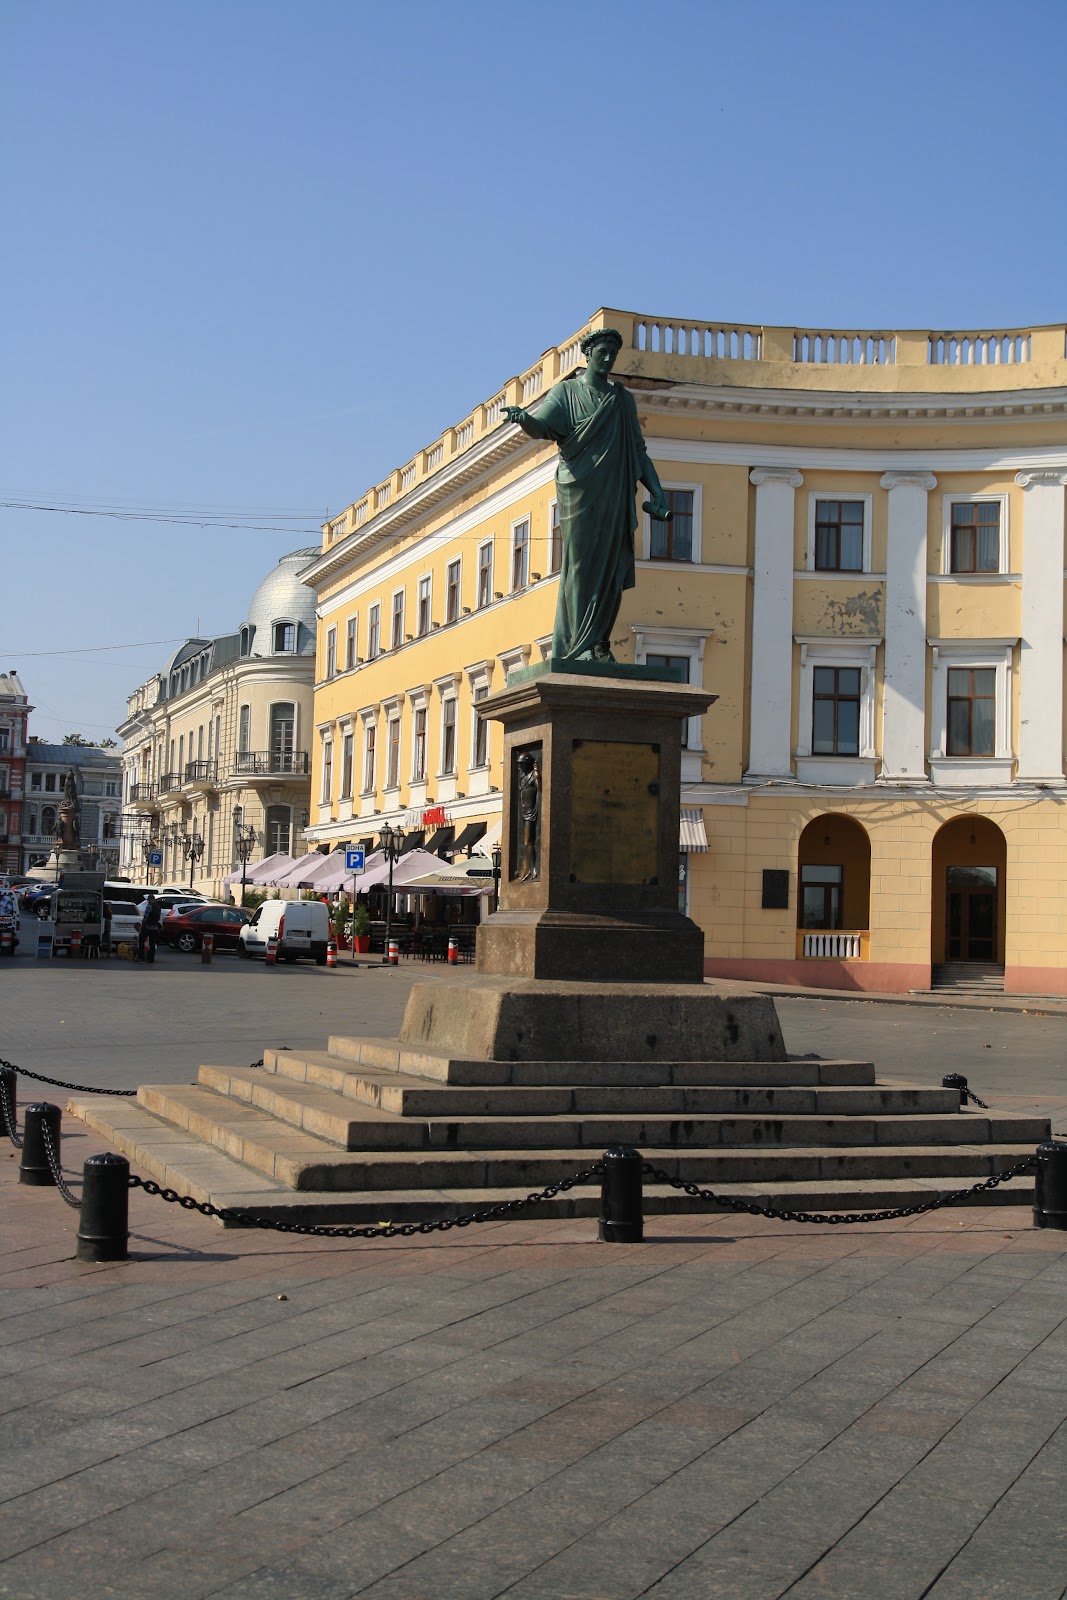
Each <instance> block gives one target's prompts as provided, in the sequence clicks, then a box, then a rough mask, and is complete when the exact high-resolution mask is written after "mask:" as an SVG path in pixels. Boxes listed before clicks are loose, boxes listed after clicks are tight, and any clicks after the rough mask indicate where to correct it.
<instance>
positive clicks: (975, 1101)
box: [960, 1085, 990, 1111]
mask: <svg viewBox="0 0 1067 1600" xmlns="http://www.w3.org/2000/svg"><path fill="white" fill-rule="evenodd" d="M960 1097H961V1099H962V1100H964V1101H967V1100H969V1101H970V1102H971V1104H972V1105H973V1106H981V1108H982V1110H983V1111H988V1110H990V1106H989V1103H988V1101H986V1100H980V1099H979V1098H978V1096H977V1095H976V1094H975V1092H974V1090H973V1089H972V1088H971V1087H970V1085H968V1087H967V1088H966V1089H961V1090H960Z"/></svg>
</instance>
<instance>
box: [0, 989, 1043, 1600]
mask: <svg viewBox="0 0 1067 1600" xmlns="http://www.w3.org/2000/svg"><path fill="white" fill-rule="evenodd" d="M20 970H21V972H22V973H23V975H24V976H25V978H26V979H27V980H28V981H29V988H28V989H27V991H26V992H25V994H20V995H19V996H16V995H15V991H14V990H13V989H12V990H11V991H9V992H10V993H11V994H12V996H13V1005H12V1008H11V1010H12V1014H11V1023H10V1026H11V1031H10V1033H9V1035H8V1043H7V1051H8V1053H9V1055H10V1057H11V1058H12V1059H14V1060H16V1061H17V1062H18V1063H19V1064H20V1065H24V1066H26V1067H29V1068H31V1070H32V1069H35V1068H36V1069H37V1070H40V1071H43V1072H46V1073H50V1074H52V1075H55V1076H64V1077H66V1076H69V1077H70V1078H72V1079H74V1078H80V1079H81V1080H83V1081H91V1082H93V1083H95V1084H97V1085H103V1084H110V1085H117V1084H120V1083H122V1082H123V1080H124V1079H126V1081H132V1082H136V1081H138V1080H139V1079H140V1080H141V1081H144V1074H143V1073H138V1070H137V1068H138V1064H139V1063H138V1057H139V1056H140V1058H141V1060H140V1065H141V1066H142V1067H143V1065H144V1048H145V1047H144V1022H143V1018H142V1019H140V1020H138V1019H137V1017H136V1013H135V1011H134V1010H133V1008H131V1006H130V1005H129V1001H130V1000H131V999H132V998H133V994H134V984H135V983H136V984H137V985H138V986H140V982H141V980H142V979H144V980H145V981H147V980H148V978H149V977H150V978H151V981H152V983H153V984H156V983H158V981H159V980H160V979H162V980H163V982H164V983H166V984H168V989H167V990H164V989H162V988H159V989H157V990H156V991H155V993H156V995H157V998H156V999H155V1000H154V1002H153V1004H154V1006H155V1008H156V1016H157V1022H158V1024H159V1025H160V1030H161V1032H164V1031H167V1032H169V1042H168V1044H167V1046H166V1048H165V1050H162V1051H161V1052H159V1053H161V1054H163V1055H165V1056H166V1059H165V1060H163V1061H154V1062H153V1066H154V1068H155V1076H156V1077H157V1078H158V1077H160V1076H161V1075H162V1076H164V1077H166V1078H173V1077H174V1076H175V1069H176V1068H177V1067H178V1066H179V1058H178V1054H177V1053H176V1052H177V1042H176V1040H175V1038H174V1036H173V1035H174V1030H173V1029H171V1030H167V1029H166V1028H165V1026H164V1025H165V1023H166V1021H167V1019H168V1017H169V1015H170V1012H171V1009H173V1012H174V1014H175V1015H182V1014H184V1015H188V1014H189V1008H190V1003H191V997H193V996H194V995H199V1001H198V1003H197V1012H198V1015H197V1018H196V1019H195V1020H194V1022H193V1023H192V1024H191V1032H192V1033H193V1035H194V1037H193V1038H192V1039H191V1040H188V1041H186V1049H187V1053H188V1052H191V1056H190V1059H191V1061H192V1062H194V1063H195V1061H197V1060H199V1059H202V1058H203V1052H202V1051H201V1050H200V1049H199V1045H198V1043H197V1040H196V1038H195V1034H196V1031H197V1029H198V1028H199V1027H203V1028H205V1029H207V1028H210V1026H211V1025H212V1012H213V1011H214V1012H215V1015H216V1017H217V1025H218V1028H219V1031H220V1032H221V1033H223V1034H224V1035H225V1036H226V1038H227V1045H228V1051H227V1054H228V1055H229V1056H230V1057H232V1058H233V1059H234V1060H238V1059H241V1056H240V1055H239V1054H237V1051H238V1049H239V1047H242V1046H245V1045H247V1047H248V1058H249V1059H251V1058H252V1056H253V1054H254V1053H256V1052H255V1048H254V1047H255V1046H256V1045H257V1043H258V1044H260V1045H262V1044H263V1043H264V1042H265V1037H266V1038H271V1037H273V1038H276V1039H277V1038H279V1037H280V1035H279V1031H278V1025H277V1023H276V1022H275V1020H274V1015H272V1008H274V1007H284V1009H285V1011H286V1013H287V1015H288V1017H289V1023H290V1026H289V1030H288V1036H289V1038H290V1040H291V1042H292V1043H293V1044H294V1046H298V1045H302V1046H306V1047H309V1048H313V1047H314V1046H315V1045H316V1044H317V1043H318V1042H319V1033H318V1032H317V1031H316V1030H317V1029H318V1030H319V1031H321V1030H323V1029H325V1028H326V1027H327V1026H329V1025H330V1024H329V1022H328V1021H327V1020H326V1018H325V1016H324V1011H329V1012H331V1013H332V1012H333V1011H334V1010H335V1008H336V1006H337V1004H338V1003H339V986H340V994H342V995H343V996H344V1004H345V1005H346V1006H347V1007H349V1008H350V1010H351V1012H352V1014H353V1016H357V1017H358V1018H359V1025H360V1026H374V1027H375V1028H376V1029H382V1030H384V1029H385V1028H387V1027H390V1026H392V1025H393V1018H394V1016H395V1015H396V1014H397V1013H398V1012H399V1009H400V1008H401V1006H402V1000H403V992H402V991H403V988H404V986H405V984H406V981H407V979H406V975H405V974H403V973H401V974H385V973H380V972H377V973H375V972H358V971H356V972H348V973H343V972H342V973H339V974H336V975H335V974H330V975H329V977H327V975H326V974H320V973H318V972H317V971H308V972H307V973H306V974H302V975H300V976H299V977H295V981H291V980H292V979H293V978H294V976H295V975H292V974H279V975H277V977H276V978H273V979H272V978H270V977H268V976H267V975H265V974H263V973H262V971H261V970H257V971H256V972H254V973H252V974H247V973H246V972H245V971H244V970H243V969H241V970H238V969H237V967H236V964H233V965H231V966H230V967H226V966H225V965H223V964H222V963H219V964H218V965H217V966H216V967H215V968H213V969H211V971H210V972H204V973H202V972H201V971H200V969H199V968H196V969H195V970H194V969H193V968H192V967H191V966H188V965H186V966H185V967H184V968H181V967H178V966H177V965H175V970H174V971H173V972H172V973H169V974H168V973H167V972H166V969H165V968H164V969H163V970H162V971H159V972H154V973H152V974H150V975H149V974H144V973H141V972H133V971H131V970H129V969H125V970H123V971H121V972H118V973H115V974H113V975H112V974H107V975H103V976H102V977H101V978H100V979H96V975H95V974H93V975H92V976H91V978H90V976H89V975H86V974H83V973H79V972H76V971H75V972H72V973H70V974H66V973H62V972H55V971H54V970H53V971H52V972H46V973H40V972H38V971H35V970H34V969H33V968H32V966H29V965H27V966H25V967H23V963H22V962H19V963H17V965H16V971H20ZM93 980H95V983H96V988H95V990H94V991H90V988H89V985H90V982H91V981H93ZM452 981H463V980H462V979H461V978H459V977H456V978H453V979H452ZM323 983H328V984H331V983H332V984H333V985H334V987H333V988H331V989H326V990H324V989H323V988H322V984H323ZM45 984H47V985H49V986H53V985H55V986H57V987H55V988H54V990H53V1004H52V1006H51V1008H50V1011H49V1014H48V1015H47V1017H44V1016H42V1014H41V1009H40V1000H41V997H42V996H41V991H42V988H43V986H44V985H45ZM63 984H78V985H80V986H81V994H82V999H83V1009H84V1023H83V1026H82V1028H81V1030H80V1035H79V1038H78V1041H77V1042H76V1043H73V1042H72V1043H71V1044H66V1043H65V1042H64V1037H63V1034H64V1029H65V1028H68V1027H70V1025H71V1022H70V1020H65V1019H66V1018H68V1017H70V1018H73V1016H74V1014H75V1013H74V1011H73V1009H71V1007H72V1003H73V1002H75V1001H76V1000H77V999H78V996H77V994H76V993H75V990H74V989H73V988H67V989H64V988H63V987H62V985H63ZM279 984H281V985H284V988H285V992H284V993H283V992H282V990H281V989H280V988H279V987H278V985H279ZM385 985H394V987H393V988H391V989H387V988H386V987H385ZM120 992H121V997H122V998H123V999H124V1000H125V1001H126V1002H127V1003H126V1004H125V1005H116V996H117V995H119V994H120ZM90 993H91V995H92V997H91V998H89V999H85V998H84V997H85V996H87V995H90ZM242 996H243V997H244V998H243V999H242V998H241V997H242ZM327 997H328V998H329V1004H328V1005H327V1004H326V1001H327ZM780 1009H781V1014H782V1018H783V1027H784V1030H785V1034H786V1041H787V1044H788V1046H789V1048H790V1050H791V1051H794V1052H796V1053H804V1052H806V1051H807V1050H808V1049H817V1050H819V1051H820V1052H821V1053H824V1054H826V1053H833V1052H834V1051H835V1050H839V1049H840V1039H841V1038H842V1037H843V1036H844V1034H846V1033H847V1035H848V1037H849V1038H850V1039H852V1040H854V1045H853V1048H854V1049H855V1050H857V1051H859V1052H860V1053H863V1054H867V1055H869V1057H870V1058H872V1059H875V1060H876V1061H879V1062H880V1059H881V1057H882V1056H883V1055H885V1056H889V1055H890V1054H892V1055H893V1056H895V1057H896V1058H897V1059H898V1060H899V1059H900V1057H901V1056H902V1055H903V1054H905V1053H909V1045H910V1056H911V1064H912V1065H913V1067H914V1076H915V1079H916V1081H917V1082H930V1081H936V1079H934V1078H933V1077H932V1074H933V1073H934V1072H935V1071H936V1069H937V1066H938V1065H942V1064H943V1065H944V1066H945V1067H946V1069H948V1070H963V1071H967V1070H968V1066H969V1068H970V1076H971V1080H972V1083H973V1084H974V1086H975V1087H976V1088H977V1089H978V1090H979V1091H980V1092H982V1093H983V1094H984V1095H985V1097H986V1098H989V1099H993V1098H995V1099H996V1101H997V1103H998V1105H1003V1106H1008V1107H1010V1108H1012V1109H1026V1110H1031V1109H1037V1110H1040V1111H1041V1112H1042V1114H1044V1115H1047V1116H1050V1117H1051V1118H1052V1123H1053V1127H1054V1129H1055V1130H1056V1131H1058V1132H1062V1131H1063V1128H1064V1097H1063V1092H1062V1091H1063V1077H1062V1042H1061V1041H1062V1027H1063V1022H1062V1016H1056V1015H1049V1016H1025V1015H1024V1016H1020V1015H1018V1014H1012V1013H1010V1012H987V1011H981V1012H967V1011H964V1010H959V1011H956V1012H952V1011H950V1010H948V1009H947V1008H936V1009H927V1008H922V1007H907V1006H895V1007H890V1006H888V1005H887V1006H869V1005H862V1004H856V1005H852V1004H845V1003H836V1004H835V1003H834V1002H833V1001H827V1000H821V1001H819V1002H813V1003H810V1004H809V1003H808V1002H805V1001H803V1000H788V1001H783V1002H781V1007H780ZM127 1014H130V1020H129V1022H123V1023H122V1024H121V1025H118V1026H117V1025H116V1022H115V1018H116V1017H123V1016H125V1015H127ZM108 1017H110V1019H111V1020H110V1022H107V1020H106V1019H107V1018H108ZM105 1026H107V1027H109V1028H110V1030H111V1036H112V1040H113V1043H112V1047H111V1056H110V1060H108V1061H107V1062H104V1058H103V1056H102V1054H101V1051H100V1049H99V1046H98V1044H97V1043H96V1042H95V1041H96V1030H97V1029H98V1028H99V1029H100V1030H101V1032H102V1031H103V1029H104V1028H105ZM264 1029H267V1030H268V1032H267V1034H266V1036H264V1032H263V1030H264ZM271 1030H273V1031H271ZM939 1038H940V1039H941V1040H942V1041H943V1042H942V1045H941V1047H940V1048H939V1045H938V1039H939ZM102 1062H103V1067H102V1065H101V1063H102ZM982 1069H985V1070H984V1072H982V1075H980V1072H981V1071H982ZM192 1070H195V1066H194V1068H193V1069H192ZM192 1070H190V1076H192ZM879 1070H881V1065H880V1066H879ZM29 1089H30V1086H29V1085H28V1084H27V1083H26V1082H25V1081H22V1082H21V1083H20V1099H21V1100H22V1101H25V1100H26V1099H27V1098H30V1094H29ZM42 1093H43V1094H45V1095H50V1094H53V1091H49V1090H47V1089H45V1090H42ZM99 1148H101V1141H100V1140H99V1139H98V1138H97V1137H96V1136H95V1135H93V1134H91V1133H89V1132H88V1131H86V1130H84V1129H83V1128H81V1127H79V1125H78V1124H76V1123H71V1122H70V1121H69V1119H68V1121H67V1123H66V1125H65V1128H64V1157H63V1160H64V1166H65V1167H67V1168H69V1169H70V1170H71V1171H72V1172H73V1173H77V1172H78V1171H79V1169H80V1166H81V1162H82V1161H83V1160H84V1158H85V1156H86V1155H87V1154H89V1153H90V1152H91V1151H94V1150H96V1149H99ZM11 1156H12V1158H11V1159H9V1160H8V1161H7V1162H6V1163H5V1167H4V1170H3V1172H2V1174H0V1183H2V1184H3V1189H4V1204H3V1209H2V1213H0V1215H2V1222H0V1227H2V1231H3V1242H4V1252H3V1275H4V1293H3V1296H2V1298H0V1315H2V1317H3V1332H4V1338H3V1347H2V1353H0V1361H2V1363H3V1372H4V1382H3V1387H2V1390H0V1393H2V1396H3V1402H2V1410H3V1423H2V1428H3V1435H2V1436H3V1445H4V1449H3V1453H2V1464H0V1488H2V1494H3V1509H2V1513H0V1518H2V1520H0V1530H2V1531H0V1594H2V1595H4V1596H8V1597H26V1600H30V1597H33V1600H36V1597H47V1600H61V1597H66V1596H71V1597H74V1596H78V1597H93V1596H98V1595H99V1596H105V1595H108V1596H110V1595H116V1596H123V1597H126V1596H145V1597H168V1600H170V1597H174V1600H178V1597H179V1596H181V1597H183V1600H184V1597H199V1596H205V1597H206V1596H220V1597H226V1600H239V1597H240V1600H245V1597H248V1600H259V1597H267V1596H270V1597H274V1596H285V1597H293V1600H298V1597H305V1596H306V1597H309V1600H318V1597H326V1596H330V1597H333V1596H336V1597H338V1600H340V1597H346V1596H354V1595H357V1594H358V1595H364V1594H366V1595H375V1596H378V1595H380V1596H383V1597H389V1600H416V1597H419V1600H421V1597H426V1600H430V1597H435V1600H436V1597H445V1600H450V1597H456V1600H480V1597H485V1600H489V1597H493V1596H498V1595H505V1594H506V1595H509V1596H515V1597H516V1600H527V1597H529V1600H533V1597H535V1596H536V1597H538V1600H549V1597H552V1600H558V1597H570V1600H623V1597H630V1596H633V1597H636V1596H644V1595H653V1596H656V1597H658V1600H683V1597H690V1596H692V1597H694V1600H696V1597H700V1600H708V1597H712V1600H714V1597H731V1600H735V1597H736V1600H763V1597H767V1600H771V1597H778V1596H784V1595H790V1596H796V1597H798V1600H799V1597H803V1600H807V1597H809V1596H810V1597H812V1600H814V1597H819V1600H825V1597H832V1600H845V1597H854V1600H896V1597H900V1600H919V1597H922V1596H926V1595H934V1596H936V1597H938V1600H997V1597H999V1596H1008V1595H1011V1596H1012V1597H1013V1600H1019V1597H1026V1600H1045V1597H1048V1600H1060V1597H1062V1596H1063V1594H1064V1593H1065V1588H1067V1532H1065V1527H1064V1519H1063V1516H1062V1483H1063V1480H1064V1472H1065V1469H1067V1426H1065V1419H1067V1235H1065V1234H1062V1233H1058V1232H1053V1231H1043V1230H1042V1231H1037V1230H1034V1229H1033V1228H1032V1227H1031V1225H1030V1214H1029V1211H1026V1210H1023V1209H1022V1208H1019V1207H1014V1206H998V1207H993V1208H988V1207H987V1208H981V1209H979V1208H972V1209H968V1210H955V1209H952V1210H946V1211H942V1212H935V1213H933V1214H932V1215H929V1216H925V1217H920V1218H915V1219H910V1220H908V1221H907V1222H905V1223H899V1222H892V1223H882V1224H863V1225H861V1226H856V1227H848V1228H833V1229H831V1228H825V1227H820V1228H815V1227H802V1226H800V1225H798V1224H782V1223H776V1222H770V1221H767V1220H765V1219H761V1218H752V1217H733V1216H729V1217H727V1216H724V1215H722V1214H719V1213H716V1214H713V1215H710V1216H708V1215H703V1216H676V1215H672V1216H666V1217H653V1218H651V1219H650V1220H649V1224H648V1230H647V1232H648V1237H647V1239H646V1242H645V1243H644V1244H642V1245H607V1244H599V1243H597V1242H596V1228H595V1223H593V1222H592V1221H591V1220H589V1219H585V1218H578V1219H571V1220H562V1219H552V1220H539V1219H538V1218H537V1217H536V1216H530V1217H529V1218H528V1219H526V1220H522V1221H517V1222H509V1223H503V1224H487V1225H484V1226H482V1227H480V1228H479V1229H477V1230H473V1229H468V1230H464V1232H463V1233H462V1234H457V1233H454V1232H453V1233H450V1234H442V1235H432V1236H428V1237H426V1238H421V1237H417V1238H415V1239H411V1240H403V1241H391V1242H368V1243H352V1242H345V1243H338V1242H335V1241H324V1240H314V1239H300V1238H291V1237H285V1236H282V1235H276V1234H269V1233H262V1234H251V1233H245V1232H235V1231H233V1230H223V1229H221V1228H219V1227H218V1226H217V1224H214V1223H212V1222H209V1221H207V1220H205V1219H203V1218H201V1217H199V1216H197V1215H195V1214H188V1213H186V1212H183V1211H181V1210H180V1209H179V1208H177V1207H175V1206H168V1205H164V1204H163V1203H162V1202H161V1201H159V1200H158V1199H153V1198H150V1197H148V1196H145V1195H142V1194H137V1193H135V1194H134V1195H133V1196H132V1197H131V1228H132V1235H133V1236H132V1238H131V1259H130V1261H129V1262H128V1263H121V1264H115V1265H98V1266H90V1265H85V1264H82V1263H79V1262H77V1261H75V1260H74V1259H73V1228H74V1226H75V1220H74V1219H75V1214H74V1213H72V1212H70V1211H68V1210H67V1209H66V1208H65V1207H64V1206H63V1205H62V1204H61V1202H60V1200H59V1198H58V1196H57V1195H56V1194H55V1192H54V1191H49V1190H40V1189H30V1188H24V1187H20V1186H19V1185H18V1183H17V1170H16V1159H15V1155H14V1152H12V1153H11ZM382 1220H386V1219H382Z"/></svg>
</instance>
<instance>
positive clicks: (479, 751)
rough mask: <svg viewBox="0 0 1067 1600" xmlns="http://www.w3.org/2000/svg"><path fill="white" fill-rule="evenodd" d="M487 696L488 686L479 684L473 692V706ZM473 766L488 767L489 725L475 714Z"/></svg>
mask: <svg viewBox="0 0 1067 1600" xmlns="http://www.w3.org/2000/svg"><path fill="white" fill-rule="evenodd" d="M488 696H489V686H488V684H484V683H482V684H479V686H478V688H477V689H475V691H474V704H475V705H476V706H477V705H478V703H479V701H481V700H486V699H488ZM474 765H475V766H476V767H486V766H488V765H489V724H488V722H487V721H486V720H485V718H484V717H479V716H478V714H477V712H475V716H474Z"/></svg>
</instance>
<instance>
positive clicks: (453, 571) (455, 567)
mask: <svg viewBox="0 0 1067 1600" xmlns="http://www.w3.org/2000/svg"><path fill="white" fill-rule="evenodd" d="M460 573H461V567H460V563H459V562H458V561H450V562H449V563H448V567H447V569H446V573H445V621H446V622H456V621H457V620H458V618H459V582H460Z"/></svg>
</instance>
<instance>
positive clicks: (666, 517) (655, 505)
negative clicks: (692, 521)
mask: <svg viewBox="0 0 1067 1600" xmlns="http://www.w3.org/2000/svg"><path fill="white" fill-rule="evenodd" d="M641 510H642V511H647V512H648V514H649V516H650V517H651V518H652V521H653V522H672V521H673V520H674V512H673V511H672V510H671V508H670V503H669V501H667V500H646V501H645V502H644V503H643V505H642V507H641Z"/></svg>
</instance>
